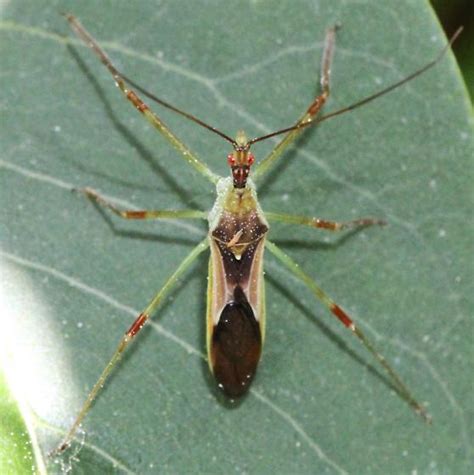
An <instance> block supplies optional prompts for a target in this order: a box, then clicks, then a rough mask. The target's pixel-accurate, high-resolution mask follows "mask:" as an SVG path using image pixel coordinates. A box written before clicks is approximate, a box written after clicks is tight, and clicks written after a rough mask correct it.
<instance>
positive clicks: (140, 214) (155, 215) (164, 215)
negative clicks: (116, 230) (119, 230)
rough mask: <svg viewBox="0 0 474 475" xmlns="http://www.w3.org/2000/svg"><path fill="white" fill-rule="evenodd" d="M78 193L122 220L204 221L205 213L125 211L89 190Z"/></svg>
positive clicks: (185, 210) (187, 210)
mask: <svg viewBox="0 0 474 475" xmlns="http://www.w3.org/2000/svg"><path fill="white" fill-rule="evenodd" d="M74 191H77V192H79V193H83V194H84V195H86V196H87V197H88V198H89V199H91V200H93V201H95V202H96V203H98V204H99V205H101V206H104V207H105V208H108V209H110V210H111V211H113V212H114V213H115V214H116V215H118V216H120V217H121V218H124V219H170V218H171V219H175V218H176V219H206V218H207V214H208V213H206V212H205V211H200V210H194V209H182V210H181V209H180V210H142V209H141V210H125V209H120V208H118V207H117V206H115V205H114V204H113V203H111V202H110V201H107V200H106V199H105V198H103V197H102V196H100V195H99V194H98V193H97V192H96V191H94V190H92V189H90V188H81V189H76V190H74Z"/></svg>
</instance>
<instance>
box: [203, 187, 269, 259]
mask: <svg viewBox="0 0 474 475" xmlns="http://www.w3.org/2000/svg"><path fill="white" fill-rule="evenodd" d="M209 228H210V229H209V231H210V232H209V237H210V239H212V240H213V241H214V242H215V243H216V244H217V245H218V247H219V249H220V251H221V254H222V255H223V258H224V257H225V256H226V255H227V254H228V253H231V254H232V255H233V257H234V258H235V259H236V260H240V259H241V258H242V256H243V255H244V254H245V253H246V251H251V249H254V248H255V247H256V246H257V245H258V243H259V242H260V241H261V240H262V239H263V238H264V236H265V234H266V233H267V231H268V228H269V227H268V222H267V220H266V219H265V216H264V214H263V212H262V210H261V208H260V206H259V204H258V201H257V194H256V191H255V186H254V185H253V183H252V181H251V180H249V181H248V183H247V185H246V187H245V188H234V186H233V185H232V179H231V178H222V179H221V180H219V182H218V184H217V199H216V202H215V204H214V207H213V208H212V210H211V212H210V213H209ZM248 257H249V258H251V257H252V256H248Z"/></svg>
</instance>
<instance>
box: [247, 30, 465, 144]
mask: <svg viewBox="0 0 474 475" xmlns="http://www.w3.org/2000/svg"><path fill="white" fill-rule="evenodd" d="M462 30H463V27H462V26H460V27H459V28H458V29H457V30H456V32H455V33H454V34H453V36H452V37H451V39H450V40H449V42H448V44H447V45H446V46H445V47H444V48H443V49H442V50H441V52H440V53H439V54H438V56H437V57H436V58H435V59H434V60H433V61H430V62H429V63H428V64H426V65H425V66H423V67H422V68H420V69H417V70H416V71H415V72H413V73H412V74H410V75H408V76H406V77H405V78H403V79H402V80H400V81H398V82H396V83H394V84H392V85H390V86H388V87H386V88H384V89H382V90H381V91H379V92H376V93H375V94H372V95H370V96H367V97H365V98H364V99H361V100H360V101H357V102H354V103H353V104H351V105H349V106H347V107H343V108H342V109H338V110H336V111H334V112H330V113H329V114H326V115H323V116H322V117H320V118H319V119H315V120H308V121H307V122H303V123H299V124H295V125H292V126H291V127H286V128H284V129H280V130H277V131H276V132H272V133H270V134H267V135H262V136H261V137H256V138H254V139H252V140H250V141H249V142H248V145H249V146H250V145H252V144H254V143H256V142H261V141H262V140H266V139H269V138H271V137H275V136H276V135H281V134H284V133H286V132H291V131H292V130H296V129H302V128H303V127H309V126H311V125H316V124H319V123H320V122H323V121H324V120H327V119H330V118H332V117H335V116H336V115H340V114H344V113H345V112H349V111H351V110H354V109H356V108H358V107H360V106H363V105H365V104H367V103H369V102H371V101H373V100H374V99H376V98H377V97H380V96H383V95H384V94H387V93H389V92H390V91H393V90H394V89H397V88H398V87H400V86H402V85H403V84H405V83H407V82H408V81H411V80H412V79H414V78H416V77H417V76H420V74H423V73H424V72H425V71H427V70H428V69H430V68H432V67H433V66H434V65H435V64H436V63H438V62H439V61H440V60H441V59H442V58H443V56H444V55H445V54H446V51H448V49H449V48H450V47H451V46H452V44H453V43H454V41H455V40H456V38H457V37H458V36H459V35H460V34H461V32H462Z"/></svg>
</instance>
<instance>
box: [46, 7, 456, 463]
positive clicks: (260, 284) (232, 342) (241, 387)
mask: <svg viewBox="0 0 474 475" xmlns="http://www.w3.org/2000/svg"><path fill="white" fill-rule="evenodd" d="M65 17H66V19H67V21H68V22H69V24H70V26H71V28H72V29H73V30H74V32H75V33H76V34H77V35H78V36H79V38H81V39H82V40H83V41H84V42H85V43H86V44H87V45H88V46H89V47H90V48H91V49H92V50H93V51H94V52H95V54H96V55H97V56H98V57H99V59H100V60H101V62H102V63H103V64H104V65H105V66H106V68H107V69H108V70H109V72H110V73H111V74H112V76H113V78H114V80H115V83H116V84H117V86H118V87H119V88H120V90H121V91H122V92H123V94H124V95H125V97H126V98H127V99H128V100H129V101H130V102H131V103H132V104H133V105H134V106H135V108H136V109H138V111H139V112H141V113H142V114H143V115H144V116H145V117H146V119H147V120H148V121H149V122H150V123H151V124H152V125H153V126H154V127H155V128H156V129H157V130H158V131H159V132H160V133H162V134H163V136H164V137H165V138H166V139H167V140H168V141H169V142H170V143H171V144H172V145H173V146H174V147H175V148H176V149H177V150H178V151H180V152H181V153H182V156H183V158H184V159H185V160H186V161H187V162H188V163H189V164H190V165H191V166H193V167H194V168H195V169H196V170H197V171H198V172H199V173H200V174H202V175H203V176H204V177H205V178H207V179H208V180H209V181H211V182H212V183H213V184H214V185H215V186H216V190H217V191H216V193H217V199H216V202H215V204H214V206H213V208H212V210H211V211H210V212H209V213H206V212H203V211H197V210H179V211H178V210H177V211H168V210H153V211H147V210H142V211H129V210H122V209H119V208H117V207H116V206H115V205H114V204H112V203H110V202H108V201H106V200H105V199H104V198H102V197H101V196H99V195H98V194H97V193H96V192H95V191H93V190H91V189H89V188H84V189H81V190H79V191H80V192H82V193H84V194H85V195H86V196H87V197H89V198H90V199H92V200H94V201H95V202H97V203H98V204H99V205H102V206H104V207H106V208H108V209H110V210H111V211H112V212H114V213H115V214H117V215H118V216H120V217H122V218H125V219H160V218H168V219H170V218H171V219H192V218H195V219H208V221H209V234H208V236H207V237H206V238H205V239H204V240H203V241H202V242H200V243H199V244H198V245H197V246H196V247H195V248H194V249H193V250H192V251H191V252H190V253H189V255H188V256H187V257H186V258H185V259H184V260H183V261H182V262H181V264H180V265H179V266H178V268H177V269H176V270H175V272H174V273H173V274H172V275H171V276H170V277H169V279H168V280H167V281H166V283H165V284H164V286H163V287H162V288H161V290H160V291H159V292H158V293H157V294H156V295H155V297H154V298H153V299H152V300H151V302H150V303H149V304H148V305H147V307H146V308H145V309H144V310H143V311H142V313H141V314H140V315H139V316H138V317H137V318H136V320H135V321H134V323H133V324H132V325H131V327H130V328H129V329H128V330H127V332H126V333H125V335H124V336H123V338H122V340H121V341H120V343H119V346H118V348H117V349H116V351H115V353H114V355H113V356H112V358H111V360H110V361H109V363H108V364H107V366H106V367H105V369H104V370H103V372H102V374H101V375H100V377H99V379H98V381H97V382H96V384H95V385H94V387H93V388H92V390H91V392H90V394H89V396H88V397H87V399H86V401H85V402H84V404H83V406H82V409H81V410H80V412H79V414H78V416H77V417H76V419H75V421H74V423H73V425H72V426H71V428H70V429H69V431H68V432H67V433H66V435H65V437H64V439H63V441H62V442H61V444H59V446H58V447H57V448H56V449H55V450H53V451H52V452H51V455H54V454H58V453H60V452H62V451H63V450H65V449H66V448H67V447H68V446H69V445H70V443H71V440H72V439H73V437H74V435H75V433H76V431H77V429H78V428H79V426H80V424H81V422H82V421H83V419H84V417H85V416H86V414H87V413H88V411H89V410H90V407H91V405H92V403H93V401H94V399H95V398H96V397H97V395H98V393H99V392H100V390H101V389H102V388H103V386H104V384H105V382H106V380H107V377H108V376H109V374H110V372H111V371H112V370H113V369H114V367H115V366H116V364H117V362H118V361H119V359H120V358H121V356H122V354H123V352H124V351H125V349H126V348H127V347H128V345H129V344H130V343H131V341H132V340H133V339H134V337H135V336H136V335H137V334H138V332H139V331H140V330H141V328H142V327H143V326H144V325H145V323H146V322H147V320H148V319H149V318H150V316H151V315H152V314H153V313H154V311H155V310H156V308H157V307H158V305H159V304H160V302H161V301H162V300H163V298H164V297H165V296H166V295H167V294H168V293H169V291H170V290H171V288H172V287H173V285H174V284H175V283H176V282H177V280H178V279H179V278H180V276H181V275H182V274H183V273H184V272H185V271H186V269H188V268H189V266H190V265H191V264H192V263H193V262H194V261H195V259H196V258H197V256H199V255H200V254H201V253H202V252H203V251H205V250H206V249H207V248H208V247H210V251H211V253H210V260H209V279H208V290H207V302H208V303H207V351H208V362H209V367H210V370H211V372H212V373H213V374H214V376H215V378H216V381H217V383H218V385H219V387H220V388H221V389H222V390H223V391H224V393H226V394H227V395H228V396H229V397H230V398H236V397H239V396H242V395H243V394H245V393H246V392H247V391H248V389H249V385H250V383H251V381H252V379H253V378H254V376H255V373H256V369H257V365H258V362H259V360H260V355H261V351H262V346H263V341H264V336H265V297H264V295H265V292H264V281H263V252H264V248H267V249H268V250H269V251H270V252H271V253H272V254H273V255H274V256H275V257H276V258H277V259H278V260H280V261H281V262H282V263H283V264H284V265H285V266H286V268H287V269H288V270H289V271H290V272H291V273H292V274H294V275H295V276H296V277H298V278H299V279H300V280H301V281H303V283H304V284H306V286H307V287H308V288H309V289H310V290H311V292H312V293H313V294H314V295H315V296H316V297H317V298H318V299H319V300H320V301H322V303H323V304H324V305H326V306H327V307H328V309H329V310H330V311H331V312H332V313H333V315H334V316H335V317H337V318H338V319H339V320H340V321H341V322H342V323H343V324H344V326H346V327H347V328H348V329H349V330H351V332H352V333H353V334H354V335H355V336H356V337H357V338H358V339H359V340H360V341H361V343H362V344H363V345H364V346H365V348H367V350H368V351H369V352H370V353H371V354H372V355H373V356H374V357H375V358H376V359H377V361H378V362H379V363H380V364H381V366H382V367H383V368H384V369H385V371H386V372H387V374H388V375H389V377H390V379H391V381H392V383H393V386H394V387H395V388H396V390H397V392H398V393H399V395H400V396H401V397H402V398H403V399H404V400H405V401H406V402H407V403H408V404H409V405H410V406H411V407H412V408H413V409H414V410H415V412H416V413H418V414H419V415H420V416H421V417H422V418H423V419H424V420H425V421H427V422H430V419H431V417H430V415H429V414H428V412H427V411H426V409H425V408H424V407H423V406H422V405H421V404H420V403H419V402H418V401H417V400H416V399H415V398H414V396H412V393H411V391H410V390H409V389H408V387H407V386H406V385H405V384H404V383H403V381H402V380H401V378H400V377H399V376H398V375H397V373H396V372H395V371H394V369H393V368H392V367H391V366H390V365H389V363H388V362H387V361H386V360H385V358H384V357H383V356H382V355H381V353H379V352H378V350H376V349H375V348H374V345H373V344H372V343H371V342H370V341H369V340H368V339H367V337H366V336H365V335H364V333H363V332H362V331H361V330H360V329H359V328H358V327H357V326H356V325H355V323H354V322H353V321H352V319H351V318H350V317H349V316H348V315H347V313H346V312H345V311H344V310H342V308H341V307H340V306H339V305H337V304H336V303H335V302H334V301H333V300H332V299H331V298H330V297H328V296H327V295H326V294H325V293H324V291H323V290H322V289H321V288H320V287H319V286H318V285H317V284H316V282H315V281H314V280H313V279H312V278H311V277H310V276H309V275H308V274H306V273H305V272H304V271H303V270H302V269H301V268H300V267H299V266H298V265H297V264H296V263H295V262H294V261H293V260H292V259H291V257H289V256H288V255H287V254H285V253H284V252H283V251H282V250H280V248H279V247H277V246H276V245H275V244H274V243H272V242H271V241H269V240H268V239H267V237H266V236H267V232H268V230H269V224H268V221H281V222H285V223H290V224H295V225H305V226H311V227H315V228H321V229H326V230H331V231H340V230H343V229H348V228H355V227H362V226H371V225H383V224H385V222H384V221H382V220H378V219H372V218H363V219H357V220H354V221H349V222H332V221H326V220H322V219H317V218H311V217H304V216H295V215H286V214H279V213H269V212H266V213H263V211H262V209H261V208H260V205H259V203H258V201H257V194H256V188H255V184H254V183H255V182H256V181H257V180H259V179H260V178H261V177H262V176H263V175H264V174H265V173H266V172H268V170H269V169H270V168H271V166H272V165H274V163H275V162H276V160H277V158H278V157H279V156H280V155H281V154H282V152H283V151H284V150H285V149H286V148H287V147H288V145H290V144H291V143H292V142H293V141H294V140H295V139H296V137H298V136H299V135H300V134H301V132H302V131H303V130H305V129H306V128H307V127H308V126H311V125H314V124H317V123H319V122H322V121H323V120H326V119H329V118H330V117H334V116H336V115H339V114H342V113H344V112H347V111H350V110H352V109H355V108H357V107H359V106H362V105H364V104H366V103H368V102H370V101H372V100H374V99H376V98H377V97H379V96H381V95H383V94H386V93H388V92H390V91H391V90H393V89H396V88H398V87H400V86H401V85H402V84H405V83H406V82H408V81H410V80H411V79H413V78H415V77H416V76H418V75H420V74H422V73H423V72H425V71H426V70H428V69H429V68H431V67H433V66H434V65H435V64H436V63H437V62H438V61H440V59H441V58H442V57H443V55H444V53H445V52H446V51H447V49H448V48H449V47H450V45H451V44H452V43H453V41H454V40H455V39H456V37H457V36H458V35H459V34H460V32H461V29H459V30H458V31H457V32H456V33H455V34H454V35H453V37H452V38H451V40H450V41H449V43H448V45H446V47H445V48H444V49H443V50H442V51H441V52H440V53H439V55H438V56H437V57H436V58H435V59H434V60H433V61H431V62H430V63H428V64H426V65H425V66H424V67H422V68H420V69H418V70H417V71H415V72H414V73H412V74H410V75H409V76H407V77H406V78H404V79H402V80H401V81H399V82H397V83H395V84H392V85H391V86H389V87H386V88H384V89H382V90H381V91H379V92H377V93H375V94H373V95H371V96H369V97H366V98H364V99H362V100H360V101H358V102H356V103H354V104H352V105H350V106H348V107H345V108H343V109H339V110H336V111H335V112H331V113H329V114H327V115H325V116H322V117H319V118H316V116H317V114H318V113H319V111H320V110H321V108H322V107H323V105H324V103H325V102H326V100H327V99H328V97H329V80H330V69H331V61H332V56H333V52H334V44H335V36H336V30H337V28H338V26H334V27H332V28H329V29H328V30H327V33H326V38H325V44H324V51H323V57H322V73H321V80H320V83H321V89H322V92H321V93H320V94H319V95H318V96H317V97H316V98H315V99H314V101H313V102H312V103H311V105H310V106H309V108H308V109H307V111H306V112H305V114H304V115H303V116H302V117H301V118H300V119H299V120H298V121H297V122H296V124H294V125H292V126H290V127H287V128H284V129H281V130H278V131H276V132H273V133H270V134H267V135H264V136H261V137H257V138H254V139H252V140H249V139H248V138H247V137H246V135H245V133H244V132H239V133H238V134H237V137H236V139H235V140H234V139H232V138H231V137H229V136H228V135H226V134H224V133H223V132H221V131H219V130H217V129H216V128H214V127H211V126H210V125H208V124H206V123H205V122H203V121H202V120H200V119H198V118H196V117H194V116H193V115H191V114H188V113H186V112H183V111H181V110H179V109H177V108H176V107H174V106H172V105H171V104H169V103H167V102H165V101H163V100H161V99H159V98H158V97H156V96H154V95H153V94H151V93H149V92H148V91H146V90H145V89H143V88H142V87H140V86H139V85H138V84H136V83H135V82H133V81H132V80H130V79H129V78H127V77H126V76H125V75H123V74H122V73H120V72H119V71H118V70H117V69H116V68H115V66H114V65H113V64H112V62H111V61H110V59H109V58H108V57H107V55H106V54H105V53H104V51H103V50H102V49H101V48H100V46H99V45H98V43H97V42H96V41H95V40H94V38H93V37H92V36H91V35H90V34H89V33H88V32H87V31H86V30H85V29H84V27H83V26H82V25H81V24H80V23H79V21H78V20H77V19H76V18H75V17H74V16H72V15H70V14H65ZM129 86H130V89H129ZM132 88H133V89H132ZM134 90H136V91H138V93H141V94H143V95H144V96H146V97H148V98H149V99H151V100H153V101H155V102H156V103H158V104H160V105H161V106H164V107H166V108H168V109H171V110H172V111H174V112H176V113H178V114H180V115H182V116H184V117H186V118H188V119H190V120H192V121H194V122H196V123H197V124H199V125H201V126H202V127H205V128H206V129H208V130H210V131H212V132H214V133H216V134H218V135H219V136H221V137H222V138H223V139H225V140H226V141H228V142H229V143H230V144H232V147H233V152H232V153H230V154H229V155H228V157H227V159H228V163H229V166H230V168H231V172H232V173H231V176H230V177H228V178H221V177H219V176H217V175H215V174H214V173H213V172H212V171H211V170H210V169H209V168H208V167H207V166H206V165H205V164H204V163H203V162H202V161H201V160H199V159H198V158H197V157H196V155H195V154H194V153H193V152H191V151H190V150H189V149H188V148H187V147H186V145H184V143H183V142H182V141H181V140H180V139H178V138H177V137H176V135H174V134H173V132H171V131H170V130H169V129H168V127H167V126H166V125H165V124H164V123H163V122H162V121H161V119H160V118H159V117H158V116H157V115H156V114H155V113H154V112H152V111H151V110H150V109H149V107H148V106H147V105H146V104H145V103H144V102H143V101H142V99H141V98H140V97H139V95H138V94H137V93H136V92H135V91H134ZM281 134H285V135H284V137H283V139H282V140H281V141H280V142H279V143H278V145H277V146H276V147H275V148H274V149H273V151H272V152H270V154H269V155H268V156H267V157H266V158H265V159H263V160H262V161H261V162H260V163H258V164H257V165H256V167H255V170H254V171H253V173H252V178H250V177H249V172H250V168H251V166H252V165H253V163H254V160H255V159H254V156H253V154H252V153H251V152H250V148H251V146H252V145H253V144H255V143H257V142H260V141H262V140H265V139H268V138H270V137H274V136H277V135H281Z"/></svg>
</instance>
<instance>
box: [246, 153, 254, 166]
mask: <svg viewBox="0 0 474 475" xmlns="http://www.w3.org/2000/svg"><path fill="white" fill-rule="evenodd" d="M247 160H248V163H249V165H252V163H253V162H254V161H255V157H254V156H253V155H252V154H251V153H249V154H248V157H247Z"/></svg>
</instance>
